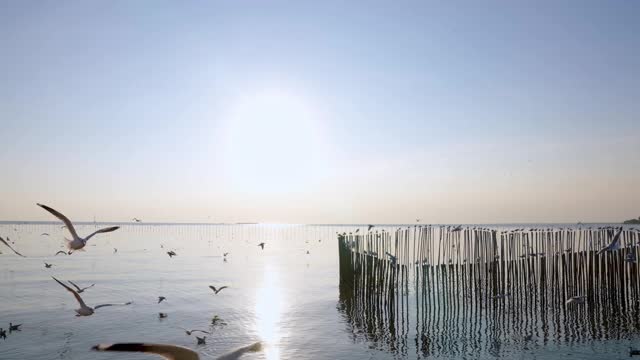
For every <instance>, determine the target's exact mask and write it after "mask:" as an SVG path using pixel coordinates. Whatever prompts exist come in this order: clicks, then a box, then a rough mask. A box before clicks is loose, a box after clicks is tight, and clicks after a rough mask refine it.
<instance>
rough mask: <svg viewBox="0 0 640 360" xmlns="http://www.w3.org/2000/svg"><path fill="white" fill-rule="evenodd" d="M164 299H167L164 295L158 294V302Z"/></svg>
mask: <svg viewBox="0 0 640 360" xmlns="http://www.w3.org/2000/svg"><path fill="white" fill-rule="evenodd" d="M165 300H167V298H166V297H164V296H158V304H160V303H161V302H163V301H165Z"/></svg>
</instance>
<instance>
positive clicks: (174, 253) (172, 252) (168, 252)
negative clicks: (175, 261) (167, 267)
mask: <svg viewBox="0 0 640 360" xmlns="http://www.w3.org/2000/svg"><path fill="white" fill-rule="evenodd" d="M167 255H169V258H172V257H174V256H178V254H176V252H175V251H173V250H171V251H167Z"/></svg>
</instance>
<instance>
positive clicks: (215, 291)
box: [209, 285, 227, 295]
mask: <svg viewBox="0 0 640 360" xmlns="http://www.w3.org/2000/svg"><path fill="white" fill-rule="evenodd" d="M209 288H210V289H211V290H213V292H214V293H216V295H217V294H218V293H219V292H220V291H222V289H226V288H227V286H221V287H219V288H216V287H215V286H213V285H209Z"/></svg>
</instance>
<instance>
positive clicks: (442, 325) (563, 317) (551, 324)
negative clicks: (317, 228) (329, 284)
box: [338, 225, 640, 357]
mask: <svg viewBox="0 0 640 360" xmlns="http://www.w3.org/2000/svg"><path fill="white" fill-rule="evenodd" d="M338 242H339V266H340V309H341V311H342V312H343V313H344V314H345V315H346V316H347V317H348V319H349V321H350V323H351V325H352V328H353V334H354V337H357V336H364V337H366V340H368V341H371V342H372V343H374V344H376V346H378V347H380V348H383V349H385V350H387V351H392V352H395V353H398V354H400V355H405V356H406V355H407V352H409V351H413V350H415V351H416V354H417V356H418V357H422V356H429V355H433V354H441V355H443V354H449V355H454V354H458V355H462V354H473V353H477V351H479V350H483V351H486V352H487V353H489V354H492V353H493V354H494V355H498V354H501V353H502V352H503V350H504V348H505V347H511V348H518V349H519V350H520V351H522V350H523V349H524V350H526V349H527V348H529V347H533V346H536V345H546V344H550V343H556V344H567V343H569V344H570V343H580V342H585V341H592V340H606V339H623V338H626V337H628V336H629V335H630V334H637V333H638V332H640V267H639V266H638V264H637V258H638V255H639V254H638V252H639V251H640V230H638V229H635V228H632V227H628V226H625V227H624V228H623V227H620V226H600V227H597V226H592V227H588V226H583V225H578V226H569V227H563V228H558V227H554V228H546V227H545V228H528V227H527V228H510V229H506V228H488V227H462V226H428V225H427V226H424V225H423V226H421V225H417V226H409V227H407V226H403V227H400V228H397V229H395V230H392V231H388V230H383V229H378V228H375V227H371V226H370V227H369V230H368V231H363V232H355V233H346V232H345V233H339V234H338ZM411 349H413V350H411Z"/></svg>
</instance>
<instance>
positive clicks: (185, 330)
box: [180, 328, 211, 335]
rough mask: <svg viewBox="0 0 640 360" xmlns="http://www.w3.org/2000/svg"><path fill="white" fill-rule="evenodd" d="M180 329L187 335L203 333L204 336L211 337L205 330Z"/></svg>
mask: <svg viewBox="0 0 640 360" xmlns="http://www.w3.org/2000/svg"><path fill="white" fill-rule="evenodd" d="M180 329H182V330H184V332H185V333H187V335H191V333H194V332H201V333H203V334H208V335H211V333H210V332H208V331H204V330H197V329H196V330H187V329H185V328H180Z"/></svg>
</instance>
